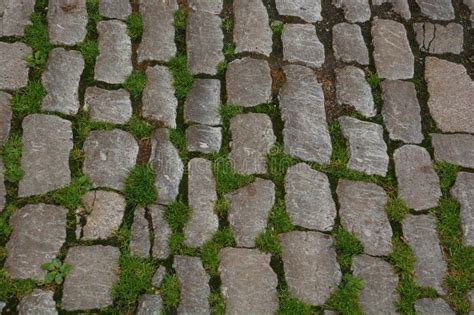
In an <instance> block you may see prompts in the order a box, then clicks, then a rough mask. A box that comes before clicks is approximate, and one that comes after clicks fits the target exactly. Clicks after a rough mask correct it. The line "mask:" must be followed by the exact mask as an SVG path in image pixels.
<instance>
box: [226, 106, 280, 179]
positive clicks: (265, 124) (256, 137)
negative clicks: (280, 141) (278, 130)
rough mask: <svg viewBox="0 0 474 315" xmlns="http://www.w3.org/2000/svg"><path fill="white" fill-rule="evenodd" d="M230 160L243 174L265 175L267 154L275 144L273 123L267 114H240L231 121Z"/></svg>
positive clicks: (234, 167)
mask: <svg viewBox="0 0 474 315" xmlns="http://www.w3.org/2000/svg"><path fill="white" fill-rule="evenodd" d="M230 132H231V133H232V143H231V152H230V154H229V160H230V163H231V164H232V168H233V169H234V170H235V171H236V172H238V173H241V174H265V173H266V172H267V165H266V161H267V154H268V153H270V150H271V149H272V147H273V145H274V144H275V141H276V137H275V134H274V133H273V127H272V121H271V120H270V117H268V115H266V114H257V113H248V114H240V115H237V116H235V117H233V118H232V119H231V120H230Z"/></svg>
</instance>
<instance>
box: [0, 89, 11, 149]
mask: <svg viewBox="0 0 474 315" xmlns="http://www.w3.org/2000/svg"><path fill="white" fill-rule="evenodd" d="M11 99H12V96H11V95H10V94H8V93H5V92H2V91H0V146H2V145H4V144H5V142H7V140H8V137H9V135H10V128H11V120H12V110H11V109H10V101H11Z"/></svg>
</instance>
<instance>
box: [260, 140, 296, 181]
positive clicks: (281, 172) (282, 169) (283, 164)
mask: <svg viewBox="0 0 474 315" xmlns="http://www.w3.org/2000/svg"><path fill="white" fill-rule="evenodd" d="M297 163H298V161H297V160H296V159H294V158H293V157H291V156H289V155H288V154H286V153H285V152H284V150H283V147H282V146H281V145H280V144H276V145H274V146H273V148H272V149H271V151H270V153H269V154H268V155H267V172H268V174H269V175H270V177H271V178H272V180H273V181H274V183H275V184H276V185H283V184H284V180H285V174H286V171H287V170H288V167H290V166H293V165H295V164H297Z"/></svg>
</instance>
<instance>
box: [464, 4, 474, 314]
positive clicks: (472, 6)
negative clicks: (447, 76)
mask: <svg viewBox="0 0 474 315" xmlns="http://www.w3.org/2000/svg"><path fill="white" fill-rule="evenodd" d="M463 3H464V5H466V6H467V7H468V8H469V10H471V25H472V24H474V0H464V1H463ZM472 309H474V306H473V307H472ZM469 315H473V314H469Z"/></svg>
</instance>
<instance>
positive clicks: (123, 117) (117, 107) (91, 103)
mask: <svg viewBox="0 0 474 315" xmlns="http://www.w3.org/2000/svg"><path fill="white" fill-rule="evenodd" d="M84 107H85V108H86V109H87V110H88V111H89V119H90V120H91V121H97V122H109V123H112V124H125V123H127V121H128V120H129V119H130V118H131V117H132V102H131V101H130V94H129V93H128V92H127V91H126V90H124V89H119V90H113V91H109V90H104V89H101V88H97V87H89V88H87V89H86V94H85V96H84Z"/></svg>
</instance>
